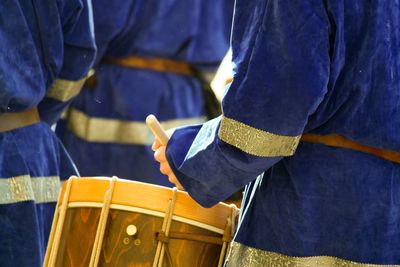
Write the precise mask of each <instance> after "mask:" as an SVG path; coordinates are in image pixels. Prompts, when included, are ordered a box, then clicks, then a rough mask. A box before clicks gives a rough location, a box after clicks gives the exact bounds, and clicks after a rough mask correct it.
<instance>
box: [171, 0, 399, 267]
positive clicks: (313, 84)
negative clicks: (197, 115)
mask: <svg viewBox="0 0 400 267" xmlns="http://www.w3.org/2000/svg"><path fill="white" fill-rule="evenodd" d="M235 8H236V9H235V20H234V26H233V39H232V47H233V60H234V63H235V78H234V81H233V83H232V84H231V85H230V87H229V89H228V91H227V93H226V95H225V98H224V100H223V110H224V116H225V117H227V118H231V119H234V120H236V121H239V122H242V123H244V124H246V125H249V126H251V127H253V128H255V129H260V130H263V131H266V132H270V133H273V134H275V135H284V136H297V135H301V134H302V133H306V132H311V133H316V134H329V133H335V134H340V135H343V136H345V137H347V138H349V139H352V140H355V141H356V142H359V143H362V144H365V145H370V146H375V147H379V148H385V149H391V150H394V151H400V145H399V144H400V139H399V134H398V132H399V130H400V106H399V103H400V102H399V101H400V83H399V80H400V79H399V78H400V77H399V75H400V72H399V67H400V57H399V50H400V43H399V40H400V36H399V35H400V28H399V26H400V25H399V21H400V20H399V19H400V16H399V15H400V14H399V8H398V5H397V4H396V3H395V2H393V1H376V0H367V1H365V0H362V1H361V0H360V1H358V0H357V1H274V0H270V1H268V0H263V1H247V0H246V1H244V0H243V1H242V0H238V1H237V2H236V7H235ZM220 121H221V118H218V119H216V120H214V121H209V122H207V123H205V124H203V125H200V126H191V127H187V128H182V129H179V130H177V131H175V133H174V135H173V136H172V138H171V140H170V142H169V143H168V146H167V157H168V160H169V162H170V164H171V166H172V168H173V170H174V172H175V174H176V175H177V177H178V179H179V181H180V182H181V183H182V185H183V186H184V187H185V189H186V190H188V192H189V193H190V194H191V196H192V197H193V198H194V199H196V200H197V201H198V202H199V203H201V204H202V205H204V206H211V205H214V204H215V203H216V202H217V201H221V200H223V199H224V198H226V197H227V196H229V195H230V194H231V193H233V192H235V190H237V189H239V188H240V187H241V186H243V185H245V184H248V183H249V182H251V183H250V184H249V188H251V190H250V192H248V194H246V200H245V205H244V208H243V211H244V212H243V213H242V219H241V224H240V228H239V231H238V233H237V235H236V237H235V239H236V241H238V242H240V243H242V244H245V245H247V246H251V247H255V248H260V249H263V250H267V251H272V252H278V253H282V254H285V255H288V256H299V257H301V256H322V255H325V256H334V257H339V258H342V259H346V260H351V261H356V262H362V263H374V264H400V251H399V250H398V249H397V248H398V247H399V245H400V238H399V236H400V226H399V224H398V221H399V219H400V218H399V216H400V208H399V207H400V206H399V201H400V199H399V196H400V185H399V181H400V180H399V179H400V166H399V165H398V164H395V163H392V162H390V161H386V160H383V159H381V158H378V157H375V156H372V155H369V154H364V153H361V152H356V151H352V150H347V149H340V148H332V147H326V146H323V145H317V144H308V143H300V144H299V146H298V148H297V150H296V152H295V154H294V155H293V156H291V157H285V158H283V157H279V155H277V156H276V157H258V156H254V155H251V154H247V153H245V152H243V151H242V150H239V149H238V148H236V147H234V146H232V145H231V144H228V143H225V142H224V141H222V140H221V139H220V138H219V137H218V132H219V128H220V127H221V123H220ZM234 130H235V129H231V133H232V134H241V133H235V131H234ZM247 141H248V142H249V143H251V142H252V140H251V139H249V140H247ZM267 141H268V140H266V142H267ZM267 149H268V148H267ZM263 172H265V173H264V175H261V176H259V175H260V174H262V173H263ZM257 176H259V178H258V179H257V180H255V179H256V177H257Z"/></svg>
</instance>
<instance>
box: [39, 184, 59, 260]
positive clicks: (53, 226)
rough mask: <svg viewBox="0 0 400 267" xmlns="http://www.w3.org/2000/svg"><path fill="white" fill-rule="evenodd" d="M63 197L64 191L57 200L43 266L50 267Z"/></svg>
mask: <svg viewBox="0 0 400 267" xmlns="http://www.w3.org/2000/svg"><path fill="white" fill-rule="evenodd" d="M61 195H62V190H60V192H58V198H57V204H56V210H55V211H54V216H53V221H52V223H51V225H52V227H51V230H50V235H49V241H48V242H47V249H46V254H45V256H44V261H43V266H44V267H47V266H49V259H50V254H51V249H52V246H53V242H54V235H55V232H56V225H57V223H58V219H59V217H60V216H59V212H60V205H61V204H60V203H61Z"/></svg>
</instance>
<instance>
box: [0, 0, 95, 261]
mask: <svg viewBox="0 0 400 267" xmlns="http://www.w3.org/2000/svg"><path fill="white" fill-rule="evenodd" d="M0 9H1V10H2V12H1V15H0V29H1V30H0V54H1V56H0V265H1V266H18V267H24V266H27V267H35V266H37V267H39V266H42V263H43V260H44V254H45V250H46V244H47V240H48V235H49V232H50V228H51V223H52V217H53V213H54V208H55V203H56V201H57V198H58V192H59V190H60V185H61V182H62V180H65V179H67V178H68V177H69V176H70V175H75V174H77V171H76V168H75V166H74V165H73V164H72V161H71V159H70V158H69V156H68V154H67V153H66V151H65V149H64V147H63V146H62V144H61V142H60V141H59V139H58V138H57V137H56V135H55V134H54V132H53V131H52V130H51V128H50V126H51V124H53V123H54V122H55V121H56V120H57V118H58V116H60V113H61V112H62V109H63V108H65V107H66V105H67V104H68V102H69V101H70V100H71V99H72V98H73V97H74V96H75V95H76V94H77V93H78V91H79V87H80V86H81V85H82V84H83V80H84V77H85V76H86V75H87V74H88V71H89V68H90V67H91V65H92V63H93V60H94V57H95V53H96V48H95V43H94V36H93V25H92V16H91V7H90V3H89V2H87V1H86V0H68V1H64V0H63V1H53V0H45V1H8V0H6V1H1V2H0Z"/></svg>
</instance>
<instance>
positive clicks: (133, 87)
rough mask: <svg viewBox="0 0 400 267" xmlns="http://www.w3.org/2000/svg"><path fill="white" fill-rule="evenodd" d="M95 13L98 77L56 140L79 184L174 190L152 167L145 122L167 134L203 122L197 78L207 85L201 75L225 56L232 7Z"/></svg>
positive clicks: (139, 5)
mask: <svg viewBox="0 0 400 267" xmlns="http://www.w3.org/2000/svg"><path fill="white" fill-rule="evenodd" d="M93 5H94V6H93V10H94V24H95V33H96V43H97V46H98V50H99V52H98V57H97V59H96V63H95V75H94V76H93V77H92V79H90V82H87V83H86V84H85V86H84V89H83V90H82V92H81V94H80V95H79V96H78V97H77V98H76V100H75V101H74V102H73V104H72V105H71V108H70V109H69V111H68V112H67V114H66V117H65V120H62V121H61V123H59V124H58V125H57V130H56V132H57V134H58V136H59V137H60V138H61V140H62V141H63V143H64V145H65V146H66V147H67V149H68V150H69V152H70V153H71V156H72V158H73V160H74V161H75V163H76V164H77V167H78V169H79V171H80V173H81V175H82V176H94V175H103V176H104V175H107V176H111V175H117V176H118V177H121V178H126V179H132V180H139V181H144V182H148V183H154V184H160V185H166V186H172V184H170V183H169V182H168V180H167V179H166V178H165V177H164V176H163V175H162V174H160V172H159V170H158V168H159V167H158V164H157V163H156V162H155V161H154V159H153V153H152V151H151V148H150V145H151V143H152V140H153V136H152V134H151V132H150V131H149V130H148V128H147V126H146V124H145V118H146V116H147V115H148V114H150V113H153V114H155V115H156V116H157V117H158V118H159V119H160V121H161V123H162V124H163V126H164V127H165V128H167V129H168V128H173V127H179V126H182V125H186V124H190V123H201V122H203V121H205V120H206V116H205V115H206V114H205V109H204V97H203V90H202V88H201V83H200V81H199V76H202V77H204V78H201V79H205V80H207V79H209V78H208V77H210V75H202V74H204V73H214V72H215V70H216V69H217V67H218V65H219V63H220V61H221V60H222V58H223V57H224V55H225V54H226V52H227V50H228V47H229V37H230V29H231V19H232V10H233V0H218V1H214V0H213V1H206V0H163V1H159V0H148V1H126V0H124V1H120V0H119V1H106V0H97V1H94V2H93ZM200 73H201V74H200ZM210 80H211V79H209V81H210ZM203 82H204V81H203Z"/></svg>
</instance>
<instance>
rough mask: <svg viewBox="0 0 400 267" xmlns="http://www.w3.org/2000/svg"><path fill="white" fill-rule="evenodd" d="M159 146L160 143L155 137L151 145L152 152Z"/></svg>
mask: <svg viewBox="0 0 400 267" xmlns="http://www.w3.org/2000/svg"><path fill="white" fill-rule="evenodd" d="M160 146H161V141H160V139H158V138H157V137H156V138H155V139H154V142H153V145H152V146H151V149H152V150H153V151H156V150H157V149H158V148H159V147H160Z"/></svg>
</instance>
